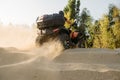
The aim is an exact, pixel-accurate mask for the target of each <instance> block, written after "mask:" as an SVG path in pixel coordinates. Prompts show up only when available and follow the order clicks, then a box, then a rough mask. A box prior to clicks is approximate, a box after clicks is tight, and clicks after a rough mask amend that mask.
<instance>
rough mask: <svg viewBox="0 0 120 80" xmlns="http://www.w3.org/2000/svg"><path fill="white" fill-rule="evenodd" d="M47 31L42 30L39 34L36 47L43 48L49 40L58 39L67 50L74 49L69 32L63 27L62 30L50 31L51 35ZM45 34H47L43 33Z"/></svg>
mask: <svg viewBox="0 0 120 80" xmlns="http://www.w3.org/2000/svg"><path fill="white" fill-rule="evenodd" d="M45 31H46V30H45V29H44V30H41V31H40V32H39V33H38V36H37V38H36V45H37V46H41V45H43V44H44V43H45V42H48V41H49V40H54V39H58V40H59V41H60V42H61V43H62V45H63V47H64V48H65V49H68V48H71V47H72V42H71V39H70V36H69V31H68V30H67V29H66V28H64V27H62V28H55V29H53V30H50V31H49V33H47V32H45ZM43 32H45V33H43Z"/></svg>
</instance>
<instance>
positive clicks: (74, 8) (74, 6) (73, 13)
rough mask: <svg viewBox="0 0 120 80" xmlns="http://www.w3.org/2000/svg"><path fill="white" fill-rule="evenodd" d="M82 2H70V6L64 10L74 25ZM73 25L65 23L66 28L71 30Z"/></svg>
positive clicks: (74, 0)
mask: <svg viewBox="0 0 120 80" xmlns="http://www.w3.org/2000/svg"><path fill="white" fill-rule="evenodd" d="M79 7H80V0H77V1H76V0H68V4H67V5H66V7H65V8H64V13H65V17H66V18H67V20H68V21H69V22H70V23H71V24H72V23H73V22H74V20H75V19H76V18H78V16H79V11H80V9H79ZM71 24H68V23H65V26H66V28H69V27H70V25H71Z"/></svg>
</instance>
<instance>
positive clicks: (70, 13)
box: [64, 0, 120, 49]
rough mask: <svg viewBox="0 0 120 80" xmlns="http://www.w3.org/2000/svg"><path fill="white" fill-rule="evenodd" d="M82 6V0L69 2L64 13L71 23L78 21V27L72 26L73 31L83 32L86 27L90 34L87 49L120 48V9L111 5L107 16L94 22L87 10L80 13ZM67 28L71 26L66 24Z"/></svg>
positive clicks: (70, 0) (69, 0) (104, 15)
mask: <svg viewBox="0 0 120 80" xmlns="http://www.w3.org/2000/svg"><path fill="white" fill-rule="evenodd" d="M80 4H81V3H80V0H68V3H67V5H66V6H65V8H64V13H65V17H66V18H67V20H69V21H70V22H71V23H73V22H74V20H77V24H78V25H77V26H72V30H73V31H74V30H79V31H81V30H82V26H84V27H85V28H86V30H87V31H88V33H89V34H90V36H89V38H88V39H87V40H86V48H111V49H115V48H120V9H119V8H118V7H117V6H115V5H113V4H109V6H108V9H109V10H108V12H107V14H103V17H101V18H100V19H99V20H95V21H94V20H93V18H92V16H91V15H90V11H89V10H88V9H87V8H84V9H83V10H82V11H81V13H80ZM65 27H66V28H69V27H70V24H68V23H65Z"/></svg>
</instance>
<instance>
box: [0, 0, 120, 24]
mask: <svg viewBox="0 0 120 80" xmlns="http://www.w3.org/2000/svg"><path fill="white" fill-rule="evenodd" d="M80 1H81V6H80V9H81V11H82V9H83V8H85V7H86V8H87V9H88V10H89V11H90V14H91V15H92V16H93V18H94V19H99V18H100V17H101V16H102V15H103V14H104V13H107V11H108V5H109V4H111V3H113V4H115V5H117V6H118V7H120V6H119V5H120V0H80ZM67 2H68V0H0V22H2V23H3V24H9V23H13V24H33V23H35V20H36V18H37V16H40V15H43V14H52V13H57V12H59V11H60V10H63V9H64V7H65V6H66V5H67Z"/></svg>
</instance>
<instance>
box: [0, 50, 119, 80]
mask: <svg viewBox="0 0 120 80" xmlns="http://www.w3.org/2000/svg"><path fill="white" fill-rule="evenodd" d="M53 51H55V50H53ZM43 52H44V53H45V54H47V55H41V53H43ZM29 53H30V54H29ZM32 53H33V54H32ZM52 53H53V52H52V51H49V49H48V52H47V51H43V49H35V50H31V51H19V50H16V49H13V48H12V49H11V48H9V49H8V48H7V49H4V48H1V49H0V80H120V54H119V49H118V50H110V49H71V50H66V51H64V52H61V53H59V56H57V57H54V59H53V58H50V57H51V54H52ZM48 55H49V56H48ZM52 55H54V54H52Z"/></svg>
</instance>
